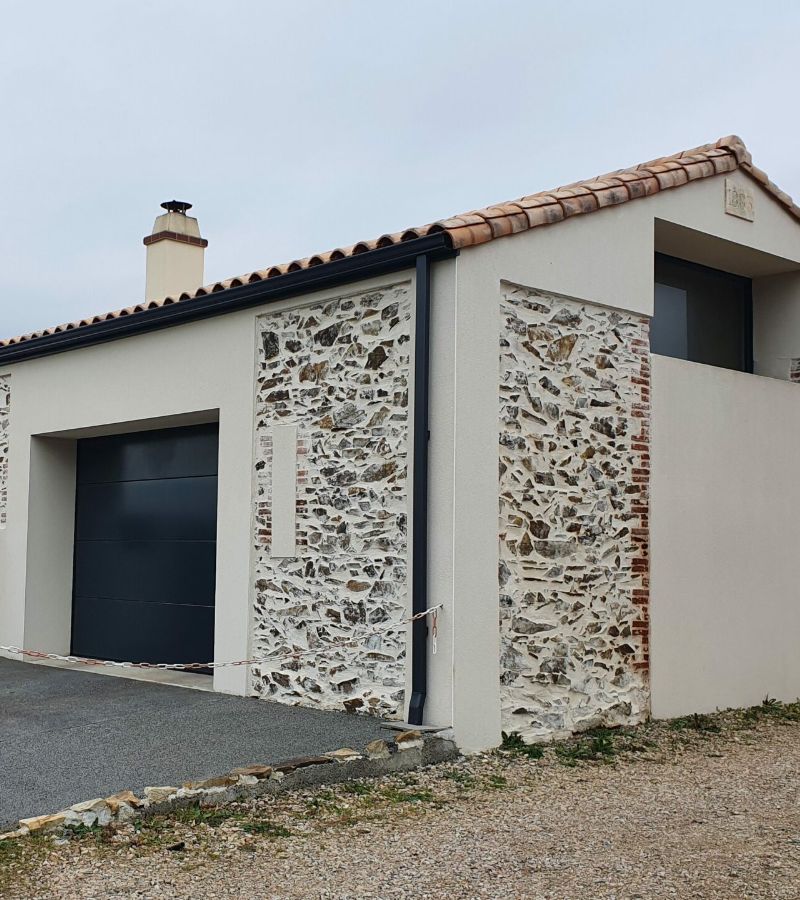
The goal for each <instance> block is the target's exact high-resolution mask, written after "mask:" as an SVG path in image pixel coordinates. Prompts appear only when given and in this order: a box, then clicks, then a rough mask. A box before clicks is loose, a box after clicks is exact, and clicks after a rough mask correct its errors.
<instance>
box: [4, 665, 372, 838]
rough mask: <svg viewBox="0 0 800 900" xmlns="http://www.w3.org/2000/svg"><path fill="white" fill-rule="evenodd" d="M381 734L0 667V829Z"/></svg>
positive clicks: (268, 709)
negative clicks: (126, 793) (123, 793)
mask: <svg viewBox="0 0 800 900" xmlns="http://www.w3.org/2000/svg"><path fill="white" fill-rule="evenodd" d="M377 737H386V731H385V729H383V728H382V727H381V722H380V721H379V720H377V719H370V718H366V717H362V716H356V715H350V714H348V713H344V712H342V713H339V712H324V711H318V710H311V709H300V708H296V707H288V706H283V705H282V704H279V703H269V702H266V701H264V700H256V699H253V698H244V697H230V696H227V695H225V694H214V693H210V692H207V691H195V690H189V689H187V688H181V687H171V686H168V685H160V684H149V683H146V682H141V681H131V680H128V679H125V678H111V677H109V676H106V675H97V674H93V673H90V672H76V671H74V670H68V669H57V668H51V667H49V666H41V665H33V664H31V663H22V662H16V661H13V660H8V659H2V658H0V830H3V828H5V827H8V826H10V825H13V824H15V823H16V821H17V819H19V818H22V817H27V816H33V815H40V814H43V813H50V812H56V811H58V810H59V809H63V808H64V807H65V806H69V805H70V804H72V803H77V802H78V801H81V800H90V799H92V798H93V797H100V796H107V795H108V794H111V793H114V792H115V791H118V790H122V789H124V788H131V789H132V790H134V791H141V790H142V789H143V788H144V787H145V786H146V785H164V784H180V783H181V782H182V781H185V780H188V779H200V778H207V777H210V776H212V775H219V774H221V773H224V772H226V771H228V770H229V769H231V768H233V767H234V766H244V765H248V764H250V763H272V762H278V761H280V760H284V759H288V758H291V757H293V756H304V755H309V754H317V753H323V752H325V751H328V750H336V749H337V748H339V747H350V746H352V747H355V748H361V747H363V746H364V745H365V744H367V743H368V742H369V741H371V740H374V739H375V738H377Z"/></svg>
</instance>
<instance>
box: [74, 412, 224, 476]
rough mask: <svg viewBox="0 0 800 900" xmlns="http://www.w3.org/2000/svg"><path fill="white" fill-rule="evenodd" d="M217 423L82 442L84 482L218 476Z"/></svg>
mask: <svg viewBox="0 0 800 900" xmlns="http://www.w3.org/2000/svg"><path fill="white" fill-rule="evenodd" d="M217 432H218V428H217V425H216V424H211V425H195V426H192V427H190V428H168V429H164V430H159V431H142V432H137V433H135V434H119V435H112V436H110V437H102V438H90V439H88V440H85V441H81V442H80V445H79V448H78V457H79V459H78V478H79V481H80V483H88V482H102V481H142V480H148V479H151V478H178V477H181V478H183V477H186V476H187V475H216V474H217V452H218V451H217V443H218V442H217Z"/></svg>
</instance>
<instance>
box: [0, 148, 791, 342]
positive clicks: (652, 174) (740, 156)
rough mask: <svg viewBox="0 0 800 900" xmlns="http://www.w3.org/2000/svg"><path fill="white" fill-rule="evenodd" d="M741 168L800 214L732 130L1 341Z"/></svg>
mask: <svg viewBox="0 0 800 900" xmlns="http://www.w3.org/2000/svg"><path fill="white" fill-rule="evenodd" d="M737 168H741V169H742V170H743V171H745V172H747V174H748V175H750V176H752V177H753V178H754V179H755V180H756V181H757V182H758V183H759V184H760V185H762V187H763V188H764V190H766V191H768V192H769V193H771V194H772V195H773V197H775V199H776V200H777V201H778V202H779V203H781V204H783V205H784V206H785V207H786V209H787V210H788V211H789V212H790V213H791V214H792V215H794V216H796V217H797V218H798V219H800V207H798V206H797V205H796V204H795V203H794V202H793V201H792V199H791V197H789V196H788V194H785V193H784V192H783V191H782V190H780V188H778V187H777V186H776V185H775V184H773V183H772V182H771V181H770V180H769V178H768V177H767V175H766V174H765V173H764V172H762V171H761V169H758V168H756V166H754V165H753V160H752V158H751V156H750V153H749V152H748V150H747V148H746V147H745V145H744V143H743V142H742V140H741V138H739V137H737V136H736V135H729V136H728V137H724V138H720V140H718V141H716V142H715V143H713V144H704V145H703V146H701V147H695V148H693V149H691V150H684V151H682V152H680V153H675V154H672V155H671V156H662V157H660V158H659V159H653V160H651V161H650V162H646V163H642V164H641V165H638V166H633V167H632V168H628V169H619V170H618V171H616V172H610V173H609V174H607V175H600V176H598V177H596V178H591V179H588V180H586V181H577V182H575V183H573V184H567V185H564V186H562V187H560V188H557V189H556V190H555V191H542V192H540V193H538V194H531V195H529V196H526V197H520V198H519V199H518V200H511V201H508V202H505V203H495V204H493V205H492V206H489V207H487V208H486V209H479V210H473V211H472V212H468V213H464V214H462V215H459V216H452V217H451V218H449V219H442V220H439V221H438V222H433V223H432V224H430V225H423V226H420V227H415V228H408V229H406V230H405V231H400V232H395V233H394V234H384V235H381V237H379V238H377V239H375V240H369V241H360V242H359V243H357V244H353V245H352V246H351V247H337V248H336V249H334V250H327V251H325V252H324V253H317V254H315V255H314V256H309V257H307V258H305V259H297V260H294V261H292V262H289V263H284V264H282V265H275V266H270V267H268V268H265V269H260V270H258V271H255V272H249V273H247V274H246V275H240V276H238V277H237V278H229V279H227V280H225V281H218V282H216V283H214V284H210V285H205V286H204V287H201V288H197V289H196V290H194V291H190V292H186V293H183V294H181V295H180V296H179V297H165V298H163V299H162V300H153V301H151V302H149V303H140V304H137V305H136V306H129V307H127V308H126V309H121V310H117V311H115V312H109V313H105V314H102V315H97V316H92V317H91V318H88V319H81V320H79V321H76V322H68V323H66V324H63V325H57V326H55V327H54V328H47V329H45V330H43V331H34V332H32V333H30V334H24V335H20V336H19V337H13V338H9V339H8V340H4V341H0V347H9V346H11V345H13V344H20V343H24V342H26V341H34V340H36V339H37V338H40V337H44V336H46V335H51V334H58V333H60V332H63V331H70V330H72V329H75V328H91V327H92V326H93V325H96V324H98V323H100V322H106V321H109V320H111V319H116V318H119V317H121V316H130V315H140V314H146V312H147V310H151V309H158V308H160V307H162V306H168V305H169V304H173V303H191V301H192V300H194V299H196V298H198V297H207V296H208V295H209V294H216V293H218V292H220V291H226V290H229V289H230V288H234V287H237V286H239V285H243V284H253V283H255V282H258V281H265V280H267V279H269V278H279V277H280V276H281V275H285V274H286V273H287V272H299V271H302V270H303V269H309V268H311V267H313V266H323V265H325V264H326V263H328V262H332V261H334V260H339V259H345V258H347V257H350V256H356V255H358V254H360V253H367V252H369V251H370V250H375V249H377V248H379V247H390V246H392V245H395V244H399V243H402V242H405V241H413V240H415V239H416V238H420V237H425V236H427V235H431V234H438V233H441V232H445V233H446V234H447V235H448V236H449V238H450V242H451V243H452V245H453V247H454V248H456V249H463V248H466V247H472V246H475V245H477V244H484V243H486V242H487V241H491V240H494V239H496V238H501V237H505V236H506V235H509V234H516V233H518V232H520V231H527V230H528V229H530V228H538V227H540V226H542V225H552V224H554V223H556V222H560V221H562V220H563V219H566V218H570V217H571V216H577V215H583V214H585V213H591V212H594V211H595V210H598V209H603V208H604V207H607V206H616V205H619V204H620V203H626V202H627V201H628V200H636V199H638V198H640V197H647V196H650V195H651V194H656V193H658V192H659V191H664V190H669V189H671V188H675V187H680V186H681V185H683V184H687V183H688V182H690V181H696V180H697V179H700V178H708V177H710V176H712V175H718V174H721V173H724V172H732V171H733V170H734V169H737Z"/></svg>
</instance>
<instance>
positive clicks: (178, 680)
mask: <svg viewBox="0 0 800 900" xmlns="http://www.w3.org/2000/svg"><path fill="white" fill-rule="evenodd" d="M20 661H21V662H26V663H28V664H29V665H34V666H50V667H51V668H53V669H68V670H70V671H73V672H86V673H88V674H89V675H109V676H111V677H112V678H127V679H128V680H130V681H146V682H148V683H149V684H167V685H170V686H171V687H182V688H189V689H190V690H193V691H213V690H214V679H213V676H211V675H201V674H199V673H198V672H181V671H177V670H175V669H123V668H117V667H116V666H87V665H84V664H83V663H78V662H65V661H63V660H60V659H33V660H30V659H26V660H20Z"/></svg>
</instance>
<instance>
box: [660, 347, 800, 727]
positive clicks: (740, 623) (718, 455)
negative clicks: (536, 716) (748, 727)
mask: <svg viewBox="0 0 800 900" xmlns="http://www.w3.org/2000/svg"><path fill="white" fill-rule="evenodd" d="M652 363H653V365H652V391H653V396H652V481H651V500H652V503H651V529H652V530H651V552H652V558H651V579H652V581H651V601H650V603H651V605H650V615H651V623H652V630H651V639H650V640H651V644H650V654H651V689H652V713H653V716H654V717H656V718H665V717H670V716H678V715H683V714H686V713H690V712H708V711H712V710H714V709H715V708H717V707H719V708H725V707H730V706H748V705H753V704H756V703H759V702H760V701H761V700H763V699H764V697H765V696H766V695H769V696H771V697H776V698H778V699H782V700H794V699H795V698H796V697H797V695H798V693H800V652H798V639H800V552H798V546H797V545H798V539H797V538H796V536H795V525H796V523H797V510H798V509H800V478H798V474H797V447H798V446H800V389H798V387H797V385H795V384H791V383H789V382H786V381H778V380H776V379H772V378H762V377H759V376H755V375H748V374H744V373H741V372H731V371H728V370H726V369H717V368H712V367H710V366H702V365H698V364H697V363H690V362H684V361H682V360H676V359H668V358H666V357H662V356H654V357H653V358H652Z"/></svg>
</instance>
